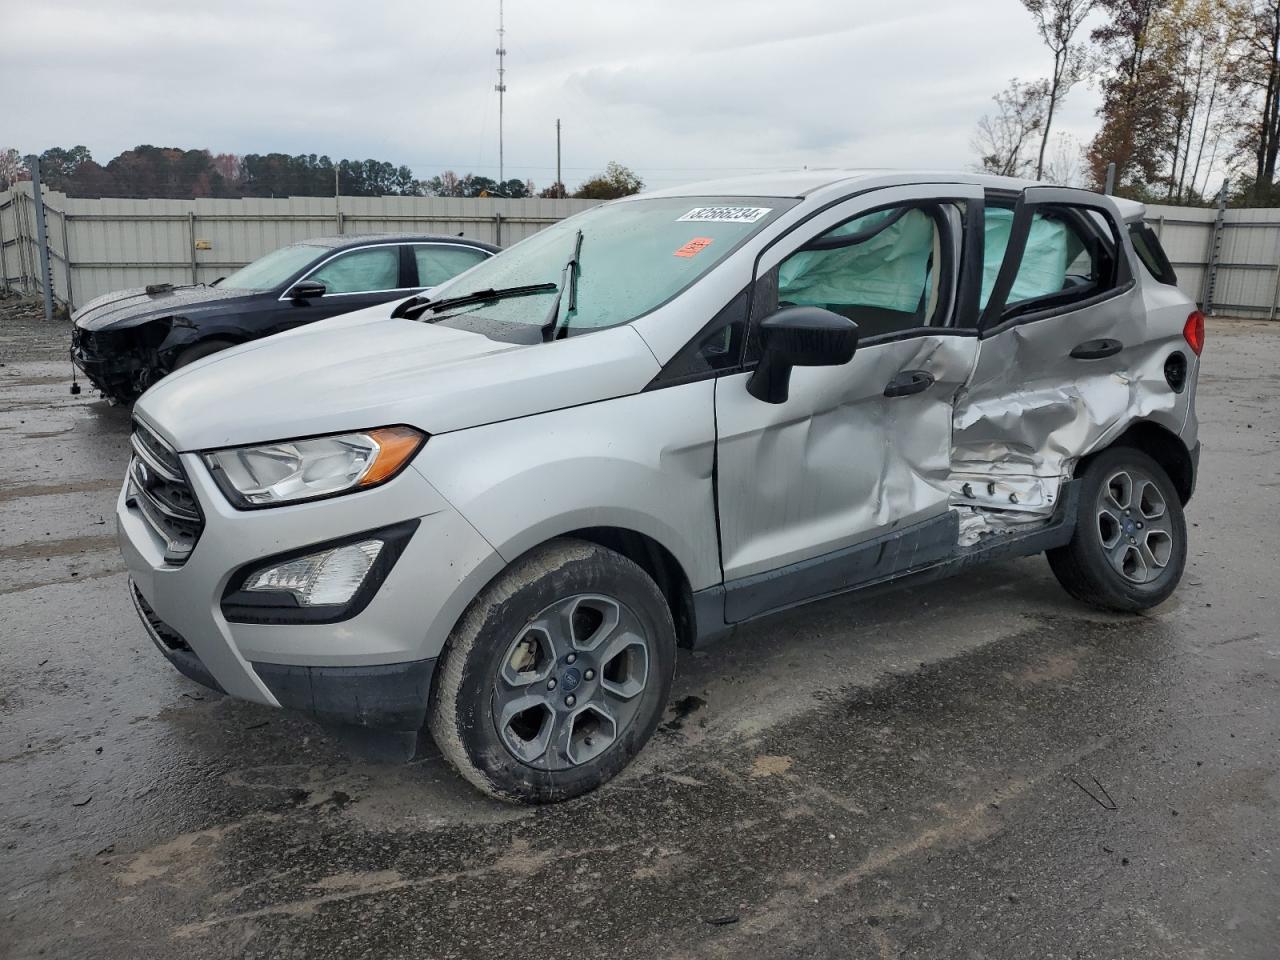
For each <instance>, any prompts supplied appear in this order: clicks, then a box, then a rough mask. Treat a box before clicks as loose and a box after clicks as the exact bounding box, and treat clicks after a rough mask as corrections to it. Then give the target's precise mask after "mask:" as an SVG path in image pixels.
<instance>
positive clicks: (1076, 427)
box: [952, 187, 1169, 526]
mask: <svg viewBox="0 0 1280 960" xmlns="http://www.w3.org/2000/svg"><path fill="white" fill-rule="evenodd" d="M986 218H987V224H986V234H987V264H986V278H985V283H984V287H983V294H982V296H983V303H982V304H981V306H982V318H981V321H980V327H981V336H980V341H979V347H978V361H977V365H976V367H975V369H974V373H973V378H972V380H971V382H970V384H969V385H968V387H967V388H966V389H965V390H964V391H962V392H961V394H960V395H959V397H958V398H957V403H956V412H955V449H954V452H953V456H952V459H953V467H952V469H953V474H952V486H953V493H954V496H955V501H956V503H957V506H959V507H961V509H962V513H963V512H964V508H966V507H968V508H972V509H973V510H975V511H976V512H977V513H978V514H979V515H982V514H985V516H986V517H987V519H991V520H996V521H998V522H1000V523H1003V522H1004V521H1009V520H1019V519H1025V520H1034V517H1035V516H1037V515H1039V516H1048V515H1049V514H1051V513H1052V512H1053V509H1054V507H1055V504H1056V503H1057V500H1058V496H1059V492H1060V489H1061V484H1062V482H1063V481H1064V480H1065V479H1068V478H1070V476H1071V471H1072V469H1073V466H1074V464H1075V462H1076V460H1078V459H1079V458H1080V457H1081V456H1082V455H1084V454H1085V453H1088V452H1089V451H1090V450H1092V449H1094V448H1095V447H1096V446H1097V445H1098V444H1099V442H1100V441H1102V440H1103V439H1104V437H1106V436H1107V435H1108V434H1110V435H1114V433H1116V432H1118V431H1119V429H1121V428H1123V426H1124V425H1125V424H1127V423H1128V422H1130V421H1132V420H1133V419H1135V418H1137V417H1140V416H1142V415H1144V413H1149V412H1150V411H1149V410H1148V409H1147V408H1148V407H1149V405H1150V402H1151V401H1153V400H1154V399H1155V398H1157V397H1158V396H1164V395H1165V394H1167V393H1169V391H1168V390H1160V391H1153V390H1152V389H1150V386H1149V384H1150V382H1152V380H1151V375H1150V374H1151V371H1150V370H1148V369H1147V368H1148V367H1149V366H1150V363H1151V360H1152V357H1154V354H1152V349H1153V348H1152V344H1151V342H1150V338H1149V336H1148V333H1147V321H1146V311H1145V309H1144V307H1143V302H1142V292H1141V290H1140V289H1139V287H1138V285H1137V283H1136V281H1135V279H1134V276H1133V272H1132V256H1131V248H1130V246H1129V238H1128V233H1127V231H1126V230H1124V229H1123V228H1122V227H1123V220H1122V218H1121V217H1120V215H1119V211H1118V210H1117V209H1116V207H1115V204H1114V203H1112V201H1111V200H1110V199H1109V198H1108V197H1105V196H1100V195H1098V194H1092V193H1086V192H1084V191H1079V190H1070V189H1063V188H1048V187H1032V188H1028V189H1026V190H1025V191H1023V192H1022V194H1021V195H1020V196H1017V197H1016V198H1015V197H1013V196H1010V195H1000V194H993V195H990V196H988V198H987V205H986ZM1002 240H1007V246H1006V247H1005V248H1004V255H1003V256H1000V255H999V253H1000V251H999V244H1000V242H1001V241H1002ZM1149 354H1151V356H1148V355H1149ZM979 526H981V525H979Z"/></svg>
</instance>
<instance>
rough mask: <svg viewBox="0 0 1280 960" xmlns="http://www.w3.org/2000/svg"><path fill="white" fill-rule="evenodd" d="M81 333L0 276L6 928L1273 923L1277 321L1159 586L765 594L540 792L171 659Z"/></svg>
mask: <svg viewBox="0 0 1280 960" xmlns="http://www.w3.org/2000/svg"><path fill="white" fill-rule="evenodd" d="M65 349H66V328H65V326H63V325H59V326H56V327H54V328H52V329H51V328H49V327H47V326H46V325H45V324H44V322H43V320H41V319H40V317H39V311H38V310H32V309H30V308H29V307H15V306H14V305H13V302H12V301H0V363H3V366H2V367H0V443H3V446H4V451H5V452H4V465H5V467H4V471H3V474H2V475H0V623H2V624H3V626H4V629H3V635H2V636H0V957H5V958H18V957H24V958H25V957H36V956H43V957H75V958H83V957H103V958H126V957H129V958H131V957H138V956H146V957H175V958H182V960H197V958H204V957H225V956H229V955H234V956H245V957H273V958H286V957H300V958H301V957H306V958H324V957H335V958H352V957H378V958H385V957H415V958H436V957H440V958H445V957H459V958H461V957H468V958H470V957H477V958H480V957H494V956H508V957H520V958H523V957H531V958H533V957H539V958H541V957H546V958H552V957H564V956H608V957H611V958H631V957H635V958H641V957H725V958H729V957H732V958H738V957H743V956H748V957H752V958H774V957H776V958H793V957H832V958H836V957H839V958H864V957H865V958H883V957H921V958H952V957H954V958H973V957H992V958H994V957H1007V958H1017V960H1025V958H1059V957H1061V958H1112V957H1129V958H1135V957H1142V958H1188V960H1190V958H1222V957H1247V958H1253V957H1256V958H1272V957H1275V956H1276V943H1277V942H1278V941H1280V894H1278V893H1277V880H1278V879H1280V876H1278V874H1277V868H1278V866H1280V860H1278V858H1280V818H1278V814H1280V758H1278V750H1277V747H1278V746H1280V605H1278V604H1277V602H1276V590H1275V586H1274V583H1273V581H1272V574H1273V570H1274V567H1275V563H1276V556H1277V547H1278V546H1280V514H1278V513H1277V511H1276V510H1274V509H1273V504H1274V502H1275V494H1276V489H1277V487H1278V486H1280V479H1277V478H1278V477H1280V443H1278V442H1277V441H1278V439H1280V374H1278V373H1277V370H1278V369H1280V324H1278V325H1270V326H1268V325H1265V324H1262V323H1250V322H1232V321H1215V322H1212V323H1211V324H1210V330H1209V347H1208V349H1207V351H1206V354H1205V358H1204V372H1203V375H1202V378H1201V393H1200V398H1201V402H1200V411H1201V418H1202V422H1203V430H1202V438H1203V441H1204V454H1203V460H1202V474H1201V479H1200V487H1199V490H1198V492H1197V495H1196V499H1195V500H1194V501H1193V502H1192V504H1191V506H1190V508H1189V511H1188V519H1189V522H1190V524H1191V534H1192V538H1193V539H1192V543H1191V559H1190V565H1189V568H1188V573H1187V576H1186V578H1185V580H1184V582H1183V585H1182V587H1181V588H1180V589H1179V591H1178V592H1177V594H1175V596H1174V598H1173V599H1171V600H1170V601H1169V602H1167V603H1166V604H1164V605H1163V606H1162V607H1161V608H1160V609H1158V610H1156V611H1153V612H1152V613H1151V614H1150V615H1147V616H1142V617H1122V616H1110V615H1105V614H1100V613H1096V612H1092V611H1089V610H1086V609H1084V608H1082V607H1080V606H1079V605H1077V604H1075V603H1074V602H1072V601H1071V600H1070V599H1069V598H1068V597H1067V596H1066V595H1065V594H1064V593H1063V592H1062V591H1061V590H1060V589H1059V588H1058V587H1057V585H1056V583H1055V582H1054V580H1053V579H1052V577H1051V575H1050V574H1049V572H1048V569H1047V566H1046V564H1045V563H1044V561H1043V559H1041V558H1030V559H1027V560H1022V561H1017V562H1014V563H1007V564H1000V565H996V566H991V567H988V568H986V569H982V570H977V571H973V572H971V573H968V574H966V575H964V576H961V577H957V578H954V579H952V580H949V581H946V582H943V583H936V584H931V585H928V586H924V587H916V588H912V589H909V590H907V591H905V592H900V593H897V594H891V595H886V596H881V597H877V598H874V599H869V600H861V601H860V600H855V599H851V598H841V599H835V600H831V601H827V602H824V603H821V604H817V605H814V606H811V607H809V608H806V609H805V610H803V611H800V612H798V613H796V614H793V615H791V616H789V617H786V618H774V619H770V620H766V621H764V622H761V623H758V624H755V625H752V626H751V627H749V628H746V629H743V630H741V631H739V632H738V633H737V634H736V635H735V636H734V637H732V638H731V639H729V640H727V641H726V642H724V643H723V644H721V645H720V646H718V647H716V648H713V649H711V650H710V651H708V652H706V653H701V654H693V655H689V654H685V655H683V656H682V658H681V662H680V665H679V672H678V677H677V681H676V688H675V691H674V696H673V703H672V707H671V709H670V711H669V713H668V716H667V718H666V721H665V723H664V724H663V726H662V728H661V730H660V732H659V734H658V735H657V736H656V737H655V739H654V741H653V742H652V743H651V744H650V745H649V747H648V748H647V749H646V751H645V752H644V754H643V755H642V756H641V758H640V759H639V761H638V762H637V763H636V764H635V766H634V767H633V768H632V769H630V770H629V771H627V772H626V773H625V774H624V775H623V776H621V777H620V778H619V779H618V780H617V781H615V782H614V783H612V784H610V785H608V786H607V787H605V788H604V789H602V790H600V791H598V792H597V793H595V794H593V795H591V796H589V797H586V798H582V799H580V800H577V801H574V802H571V803H568V804H564V805H561V806H558V807H555V808H546V809H538V810H534V809H525V808H514V807H508V806H503V805H500V804H496V803H494V802H491V801H488V800H485V799H483V798H481V797H479V796H478V795H477V794H475V793H474V792H473V791H472V790H471V789H470V788H468V787H467V786H466V785H465V784H463V783H462V782H460V781H459V780H458V779H457V778H456V777H455V776H454V775H453V774H452V773H451V771H450V770H449V769H448V768H447V767H446V766H444V764H443V762H442V761H441V759H440V758H439V756H438V755H437V754H436V753H435V752H434V751H427V752H426V754H425V755H424V756H422V757H420V758H419V759H417V760H416V761H414V762H413V763H411V764H408V765H405V766H399V767H386V766H377V765H373V764H368V763H363V762H358V761H353V760H351V759H349V758H348V757H347V756H346V755H344V754H343V753H342V751H341V750H340V749H339V747H338V746H337V745H336V744H335V743H334V742H333V741H331V740H330V739H329V738H327V737H326V736H325V735H324V734H323V733H322V731H321V730H320V729H319V728H318V727H316V726H315V725H313V724H312V723H310V722H309V721H307V720H305V719H303V718H300V717H295V716H291V715H288V714H284V713H281V712H278V711H271V710H268V709H265V708H261V707H258V706H255V705H252V704H245V703H237V702H234V701H230V700H226V699H222V698H219V697H216V696H215V695H213V694H211V693H209V692H208V691H204V690H202V689H201V688H199V687H197V686H195V685H193V684H191V683H189V682H187V681H185V680H184V679H183V678H182V677H180V676H179V675H178V674H176V673H175V672H174V671H173V670H172V669H171V668H169V667H168V665H167V664H165V663H164V661H163V660H162V659H161V658H160V656H159V655H158V654H157V653H156V652H155V651H154V649H153V648H152V647H151V644H150V642H149V641H148V640H147V639H146V637H145V635H144V634H143V631H142V629H141V627H140V626H139V624H138V623H137V622H136V618H135V615H134V613H133V610H132V608H131V605H130V602H129V599H128V596H127V593H126V589H125V577H124V574H123V572H122V568H121V564H120V561H119V558H118V556H117V554H116V551H115V547H114V541H113V534H114V530H113V526H114V523H113V520H112V508H113V501H114V497H115V495H116V491H117V490H118V486H119V482H120V478H121V477H122V475H123V470H124V463H125V457H126V452H125V451H126V446H127V430H128V418H127V413H126V411H124V410H121V409H119V408H112V407H108V406H107V405H105V404H103V403H102V402H100V401H95V400H93V399H92V398H91V397H90V396H89V395H88V394H87V393H86V394H83V395H81V396H79V397H73V396H71V395H69V393H68V390H67V386H68V382H69V376H68V369H67V366H66V363H65V361H63V359H62V357H64V356H65V354H64V353H63V351H64V350H65Z"/></svg>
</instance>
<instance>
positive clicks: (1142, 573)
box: [1097, 466, 1174, 584]
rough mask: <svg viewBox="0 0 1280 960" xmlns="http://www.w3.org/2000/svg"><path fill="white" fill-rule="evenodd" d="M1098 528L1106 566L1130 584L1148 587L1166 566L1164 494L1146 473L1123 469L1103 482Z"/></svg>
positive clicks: (1170, 531)
mask: <svg viewBox="0 0 1280 960" xmlns="http://www.w3.org/2000/svg"><path fill="white" fill-rule="evenodd" d="M1097 524H1098V535H1099V537H1100V539H1101V541H1102V549H1103V552H1104V553H1105V554H1106V557H1107V562H1108V563H1110V564H1111V567H1112V569H1114V570H1115V571H1116V572H1117V573H1118V574H1120V576H1122V577H1123V578H1124V579H1125V580H1127V581H1129V582H1130V583H1136V584H1147V583H1151V582H1152V581H1153V580H1155V579H1156V578H1157V577H1159V576H1160V574H1161V573H1163V572H1164V569H1165V567H1167V566H1168V564H1169V560H1170V558H1171V557H1172V556H1173V548H1174V542H1173V538H1174V528H1173V524H1172V522H1171V519H1170V516H1169V509H1168V507H1167V505H1166V503H1165V498H1164V494H1163V493H1161V492H1160V487H1159V486H1158V485H1157V484H1156V481H1155V479H1154V478H1153V477H1152V476H1151V475H1150V474H1148V473H1147V472H1146V471H1145V470H1142V469H1141V468H1137V467H1131V466H1130V467H1125V468H1124V469H1121V470H1116V471H1114V472H1113V473H1112V474H1111V476H1110V477H1108V478H1107V482H1106V483H1104V484H1103V485H1102V489H1101V490H1100V491H1099V492H1098V504H1097Z"/></svg>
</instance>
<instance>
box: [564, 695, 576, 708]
mask: <svg viewBox="0 0 1280 960" xmlns="http://www.w3.org/2000/svg"><path fill="white" fill-rule="evenodd" d="M577 702H578V698H577V697H575V696H574V695H573V694H572V693H571V694H569V695H568V696H567V697H565V698H564V705H565V706H566V707H572V706H573V705H574V704H575V703H577Z"/></svg>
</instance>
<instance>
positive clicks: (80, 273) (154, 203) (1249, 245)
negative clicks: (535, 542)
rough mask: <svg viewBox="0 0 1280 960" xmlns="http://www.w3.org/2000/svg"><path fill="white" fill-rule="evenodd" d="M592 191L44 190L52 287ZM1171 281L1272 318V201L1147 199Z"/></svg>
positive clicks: (18, 207) (1218, 304)
mask: <svg viewBox="0 0 1280 960" xmlns="http://www.w3.org/2000/svg"><path fill="white" fill-rule="evenodd" d="M594 202H595V201H591V200H544V199H529V200H504V199H498V198H489V199H474V200H470V199H455V198H448V197H341V198H338V200H337V201H335V200H334V199H333V198H332V197H287V198H280V199H265V198H250V199H244V200H212V199H203V200H115V199H103V200H85V199H78V198H73V197H67V196H65V195H64V194H61V193H57V192H54V191H45V211H46V217H45V219H46V224H47V232H48V245H49V253H50V273H51V274H52V275H53V290H54V296H55V297H56V298H57V299H58V300H59V301H60V302H62V303H65V304H70V305H71V307H72V309H75V308H76V307H78V306H80V305H82V304H84V303H86V302H87V301H89V300H91V299H92V298H93V297H96V296H98V295H99V294H102V293H107V292H109V291H111V290H119V289H122V288H124V287H137V286H143V285H145V284H148V283H161V282H165V281H168V282H170V283H175V284H178V283H192V282H196V283H200V282H208V281H210V280H215V279H217V278H218V277H220V276H223V275H225V274H227V273H230V272H231V271H232V270H234V269H236V268H237V267H241V266H243V265H244V264H246V263H248V262H249V261H250V260H253V259H255V258H257V257H260V256H261V255H262V254H264V253H268V252H270V251H271V250H274V249H275V248H277V247H280V246H283V245H284V244H286V243H293V242H295V241H297V240H305V239H307V238H308V237H315V236H322V235H328V234H335V233H353V234H354V233H383V232H393V231H414V232H430V233H446V234H464V235H466V236H469V237H475V238H477V239H480V240H487V241H489V242H490V243H499V244H502V245H504V246H506V245H510V244H512V243H514V242H515V241H517V240H521V239H523V238H524V237H527V236H529V235H530V234H531V233H535V232H536V231H538V230H540V229H542V228H543V227H545V226H546V225H547V224H550V223H554V222H555V221H557V220H560V219H562V218H564V217H567V216H569V215H570V214H573V213H577V212H578V211H579V210H585V209H586V208H587V207H590V206H592V205H593V204H594ZM34 211H35V203H34V200H33V199H32V196H31V185H30V184H29V183H22V184H18V186H17V187H15V188H14V189H12V190H9V191H7V192H0V286H3V287H5V288H9V287H16V288H18V289H20V290H23V291H25V292H28V293H36V292H38V291H39V290H40V289H42V288H41V286H40V282H39V275H40V268H39V263H40V260H39V256H38V250H37V244H36V241H35V235H36V231H35V212H34ZM1147 220H1148V222H1149V223H1150V224H1151V226H1152V227H1153V228H1154V229H1155V231H1156V233H1158V234H1159V235H1160V239H1161V242H1162V243H1163V244H1164V247H1165V249H1166V250H1167V251H1168V253H1169V259H1170V260H1172V261H1173V265H1174V268H1175V269H1176V270H1177V272H1178V285H1179V286H1180V287H1182V289H1183V290H1184V291H1185V292H1186V293H1187V295H1188V296H1190V297H1192V298H1193V299H1195V300H1196V301H1197V302H1198V303H1200V304H1201V306H1204V305H1205V304H1206V303H1208V304H1209V310H1210V312H1214V313H1219V314H1236V315H1241V316H1264V317H1267V318H1275V316H1276V315H1277V312H1280V311H1278V310H1277V307H1278V306H1280V210H1277V209H1250V210H1229V209H1228V210H1222V211H1218V210H1216V209H1213V208H1203V207H1168V206H1160V205H1152V206H1149V207H1148V208H1147Z"/></svg>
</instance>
